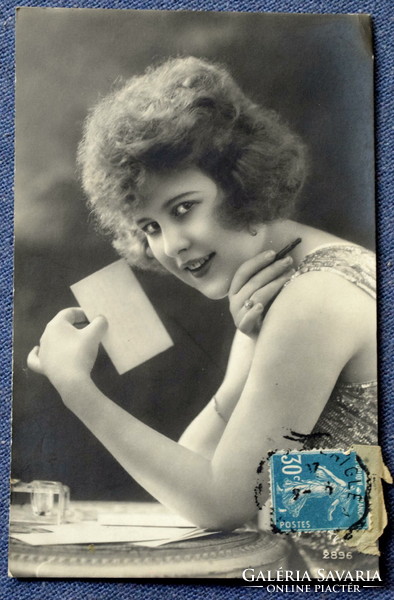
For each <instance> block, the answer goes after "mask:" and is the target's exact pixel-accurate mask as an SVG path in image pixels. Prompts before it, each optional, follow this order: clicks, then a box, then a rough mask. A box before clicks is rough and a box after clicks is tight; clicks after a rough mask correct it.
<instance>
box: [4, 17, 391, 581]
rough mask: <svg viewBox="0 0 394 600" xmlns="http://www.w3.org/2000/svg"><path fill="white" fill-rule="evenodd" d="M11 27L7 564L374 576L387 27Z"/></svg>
mask: <svg viewBox="0 0 394 600" xmlns="http://www.w3.org/2000/svg"><path fill="white" fill-rule="evenodd" d="M16 23H17V25H16V74H17V77H16V185H15V234H16V244H15V322H14V398H13V447H12V482H11V500H10V543H9V572H10V576H12V577H29V578H34V577H42V578H67V577H70V578H76V577H83V578H86V577H87V578H96V577H99V578H127V579H137V580H138V579H141V578H144V579H146V578H149V579H150V578H152V579H158V578H159V579H167V580H168V579H174V580H179V579H182V580H184V581H190V580H205V579H206V580H219V581H221V580H224V579H234V580H235V581H236V582H238V584H242V585H248V584H251V585H262V586H267V585H270V586H271V591H273V590H278V591H280V590H281V589H282V587H283V586H284V585H286V586H292V587H293V588H294V590H293V591H295V590H300V591H302V590H304V591H309V590H312V589H314V590H316V591H321V592H322V591H328V592H329V591H333V590H334V587H335V586H336V587H335V590H334V591H338V590H339V588H338V586H339V587H340V588H341V590H342V591H356V590H358V589H361V588H362V587H363V586H366V585H368V586H374V585H378V584H379V583H380V580H381V576H380V571H379V548H378V541H379V537H380V535H381V533H382V531H383V530H384V527H385V524H386V513H385V510H384V503H383V496H382V487H381V480H382V479H386V480H389V478H390V477H389V474H388V473H387V471H386V469H385V467H384V465H383V462H382V458H381V454H380V448H379V440H378V436H377V431H378V423H377V408H378V403H377V402H378V400H377V348H376V261H375V237H374V235H375V222H374V132H373V56H372V39H371V24H370V18H369V17H368V16H367V15H361V14H359V15H306V14H304V15H300V14H297V15H291V14H268V13H267V14H261V13H260V14H257V13H214V12H186V11H179V12H176V11H135V10H96V9H44V8H43V9H41V8H21V9H18V10H17V19H16ZM337 588H338V589H337Z"/></svg>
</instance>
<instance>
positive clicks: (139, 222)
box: [136, 190, 198, 226]
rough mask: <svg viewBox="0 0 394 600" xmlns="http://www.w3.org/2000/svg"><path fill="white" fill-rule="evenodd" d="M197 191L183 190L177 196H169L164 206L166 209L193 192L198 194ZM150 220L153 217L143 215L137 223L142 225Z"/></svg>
mask: <svg viewBox="0 0 394 600" xmlns="http://www.w3.org/2000/svg"><path fill="white" fill-rule="evenodd" d="M197 191H198V190H188V191H187V192H182V193H180V194H177V195H176V196H173V197H171V198H169V199H168V200H166V201H165V202H164V204H163V206H162V208H164V209H166V208H168V207H169V206H171V205H172V204H173V203H174V202H177V201H179V200H182V198H185V197H186V196H190V195H191V194H197ZM150 220H151V219H150V218H149V217H141V218H139V219H137V220H136V224H137V225H139V226H140V225H141V224H142V223H144V222H146V221H150Z"/></svg>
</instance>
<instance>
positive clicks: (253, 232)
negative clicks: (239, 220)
mask: <svg viewBox="0 0 394 600" xmlns="http://www.w3.org/2000/svg"><path fill="white" fill-rule="evenodd" d="M249 233H250V235H251V236H253V237H254V236H255V235H257V231H256V229H253V228H252V227H249Z"/></svg>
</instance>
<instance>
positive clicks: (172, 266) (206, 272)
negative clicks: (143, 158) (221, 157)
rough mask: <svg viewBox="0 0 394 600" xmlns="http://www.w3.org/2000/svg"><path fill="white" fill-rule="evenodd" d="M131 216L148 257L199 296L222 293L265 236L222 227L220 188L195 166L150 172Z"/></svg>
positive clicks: (219, 296)
mask: <svg viewBox="0 0 394 600" xmlns="http://www.w3.org/2000/svg"><path fill="white" fill-rule="evenodd" d="M144 198H146V201H144V202H143V203H141V206H140V207H139V208H138V210H137V214H136V215H135V217H136V221H137V224H138V226H139V227H140V228H141V229H142V230H143V231H144V233H145V235H146V237H147V240H148V244H149V247H150V249H151V252H152V254H153V256H154V257H155V258H156V259H157V260H158V261H159V263H160V264H161V265H162V266H163V267H164V268H165V269H167V271H169V272H170V273H172V274H173V275H175V276H176V277H178V279H181V280H182V281H184V282H185V283H187V284H188V285H190V286H192V287H194V288H196V289H197V290H198V291H200V292H201V293H202V294H204V296H207V297H208V298H212V299H219V298H223V297H225V296H226V295H227V293H228V290H229V287H230V284H231V281H232V279H233V277H234V274H235V272H236V270H237V269H238V267H240V265H241V264H242V263H243V262H245V261H246V260H247V259H248V258H251V257H252V256H255V255H256V254H257V253H258V252H260V251H262V250H263V249H264V237H265V236H264V235H262V232H261V233H260V235H258V236H254V237H253V236H251V235H250V233H249V232H248V231H247V230H242V231H236V230H233V229H225V228H224V227H223V225H222V224H221V223H220V221H219V219H218V217H217V208H218V206H219V204H220V202H221V199H222V191H221V189H220V188H219V186H218V185H217V184H216V183H215V181H214V180H213V179H211V178H210V177H209V176H207V175H205V174H204V173H203V172H202V171H201V170H200V169H198V168H188V169H184V170H182V171H177V172H171V173H168V174H155V175H152V176H151V177H149V181H148V183H147V184H146V186H145V188H144Z"/></svg>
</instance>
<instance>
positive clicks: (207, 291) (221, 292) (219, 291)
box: [197, 285, 229, 300]
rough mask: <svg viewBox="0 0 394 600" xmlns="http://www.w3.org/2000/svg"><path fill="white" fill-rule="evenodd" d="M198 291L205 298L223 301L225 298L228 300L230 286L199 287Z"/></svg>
mask: <svg viewBox="0 0 394 600" xmlns="http://www.w3.org/2000/svg"><path fill="white" fill-rule="evenodd" d="M197 289H198V291H199V292H200V293H201V294H202V295H203V296H205V297H206V298H209V299H210V300H222V299H223V298H227V296H228V289H229V286H228V285H224V286H219V285H217V286H214V285H211V286H206V287H203V286H201V287H197Z"/></svg>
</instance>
